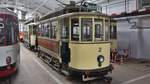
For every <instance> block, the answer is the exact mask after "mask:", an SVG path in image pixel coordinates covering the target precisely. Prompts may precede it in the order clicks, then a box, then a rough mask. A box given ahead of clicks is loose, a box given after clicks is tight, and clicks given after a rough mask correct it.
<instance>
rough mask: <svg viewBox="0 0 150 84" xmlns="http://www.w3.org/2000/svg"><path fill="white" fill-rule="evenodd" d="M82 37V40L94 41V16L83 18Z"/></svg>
mask: <svg viewBox="0 0 150 84" xmlns="http://www.w3.org/2000/svg"><path fill="white" fill-rule="evenodd" d="M81 39H82V41H92V18H82V19H81Z"/></svg>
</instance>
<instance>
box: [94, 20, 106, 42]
mask: <svg viewBox="0 0 150 84" xmlns="http://www.w3.org/2000/svg"><path fill="white" fill-rule="evenodd" d="M94 28H95V39H94V40H95V41H102V40H104V38H103V37H104V30H103V27H102V20H100V19H95V20H94Z"/></svg>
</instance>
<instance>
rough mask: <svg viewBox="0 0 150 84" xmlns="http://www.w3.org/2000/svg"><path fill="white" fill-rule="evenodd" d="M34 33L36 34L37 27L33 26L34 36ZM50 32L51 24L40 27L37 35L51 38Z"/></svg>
mask: <svg viewBox="0 0 150 84" xmlns="http://www.w3.org/2000/svg"><path fill="white" fill-rule="evenodd" d="M34 31H35V33H36V26H33V34H34ZM49 31H50V28H49V23H44V24H41V25H39V27H38V33H37V34H38V36H42V37H49Z"/></svg>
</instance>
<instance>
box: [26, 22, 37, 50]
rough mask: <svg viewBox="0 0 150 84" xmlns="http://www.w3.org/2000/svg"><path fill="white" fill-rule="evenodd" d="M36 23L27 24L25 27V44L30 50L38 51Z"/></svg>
mask: <svg viewBox="0 0 150 84" xmlns="http://www.w3.org/2000/svg"><path fill="white" fill-rule="evenodd" d="M36 26H37V25H36V23H34V22H26V23H25V27H24V30H23V32H24V44H25V46H26V47H28V48H30V49H36V45H37V42H36V28H37V27H36Z"/></svg>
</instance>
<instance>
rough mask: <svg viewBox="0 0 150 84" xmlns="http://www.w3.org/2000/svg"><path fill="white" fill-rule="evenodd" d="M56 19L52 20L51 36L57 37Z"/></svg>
mask: <svg viewBox="0 0 150 84" xmlns="http://www.w3.org/2000/svg"><path fill="white" fill-rule="evenodd" d="M56 25H57V23H56V21H55V22H51V27H50V38H52V39H55V38H56Z"/></svg>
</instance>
